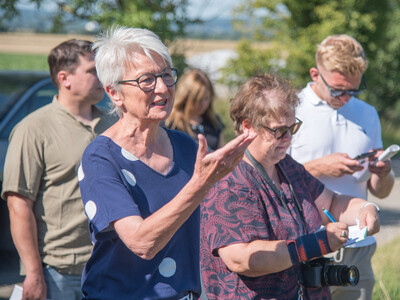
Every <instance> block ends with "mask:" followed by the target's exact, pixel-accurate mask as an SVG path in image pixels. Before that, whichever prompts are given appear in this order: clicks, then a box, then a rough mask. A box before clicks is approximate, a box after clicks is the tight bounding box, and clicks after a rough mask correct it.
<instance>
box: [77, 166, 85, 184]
mask: <svg viewBox="0 0 400 300" xmlns="http://www.w3.org/2000/svg"><path fill="white" fill-rule="evenodd" d="M83 178H85V173H83V168H82V163H81V164H80V165H79V168H78V180H79V181H82V180H83Z"/></svg>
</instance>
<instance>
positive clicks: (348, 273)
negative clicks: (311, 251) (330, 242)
mask: <svg viewBox="0 0 400 300" xmlns="http://www.w3.org/2000/svg"><path fill="white" fill-rule="evenodd" d="M301 268H302V276H303V284H304V286H306V287H322V286H330V285H339V286H345V285H349V284H350V285H352V286H355V285H357V283H358V281H359V279H360V272H359V271H358V269H357V267H355V266H350V267H348V266H346V265H334V264H333V260H332V259H329V258H325V257H320V258H317V259H313V260H310V261H309V262H305V263H302V266H301Z"/></svg>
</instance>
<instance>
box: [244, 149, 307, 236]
mask: <svg viewBox="0 0 400 300" xmlns="http://www.w3.org/2000/svg"><path fill="white" fill-rule="evenodd" d="M244 153H245V155H246V157H247V158H248V159H249V160H250V162H251V163H252V165H253V166H254V167H255V168H256V169H257V170H258V172H260V174H261V176H262V177H263V178H264V180H265V181H266V182H267V184H268V185H269V186H270V187H271V189H272V190H273V191H274V193H275V195H276V197H278V199H279V201H280V202H281V204H282V206H283V207H284V208H285V209H286V210H287V211H288V212H289V213H291V212H290V210H289V208H288V206H287V204H286V201H285V199H286V197H285V195H284V193H283V191H280V190H279V189H278V188H277V187H276V185H275V183H274V182H273V181H272V179H271V178H270V177H269V176H268V174H267V172H266V171H265V169H264V167H263V166H262V165H261V164H260V163H259V162H258V161H257V160H256V159H255V158H254V157H253V155H251V153H250V151H249V149H246V151H245V152H244ZM276 166H277V169H278V170H279V171H280V172H281V174H282V175H283V177H284V178H285V180H286V182H287V184H288V186H289V190H290V194H291V196H292V199H293V201H294V205H293V206H294V209H295V213H296V218H295V219H297V221H298V224H299V227H300V234H306V233H307V227H306V221H305V218H304V215H303V209H302V207H301V205H300V202H299V200H298V199H297V197H296V194H295V193H294V190H293V187H292V184H291V183H290V180H289V178H288V177H287V175H286V173H285V171H283V169H282V167H281V166H280V165H279V163H277V164H276ZM298 218H300V220H298ZM299 221H300V222H299Z"/></svg>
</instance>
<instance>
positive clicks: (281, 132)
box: [263, 118, 303, 140]
mask: <svg viewBox="0 0 400 300" xmlns="http://www.w3.org/2000/svg"><path fill="white" fill-rule="evenodd" d="M301 124H303V122H302V121H301V120H299V119H298V118H296V122H295V123H294V124H293V125H291V126H289V127H287V126H282V127H278V128H275V129H272V128H269V127H267V126H263V127H264V128H265V129H268V130H269V132H271V133H272V134H273V135H274V137H275V138H276V139H277V140H280V139H281V138H283V137H284V136H285V135H286V133H287V132H288V131H289V132H290V134H291V135H294V134H295V133H296V132H297V131H299V129H300V126H301Z"/></svg>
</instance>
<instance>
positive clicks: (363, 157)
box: [353, 150, 378, 163]
mask: <svg viewBox="0 0 400 300" xmlns="http://www.w3.org/2000/svg"><path fill="white" fill-rule="evenodd" d="M376 152H378V151H377V150H374V151H371V152H365V153H362V154H359V155H357V156H356V157H354V158H353V159H355V160H358V161H359V162H360V163H362V162H364V160H365V159H367V158H368V157H371V156H374V155H375V154H376Z"/></svg>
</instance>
